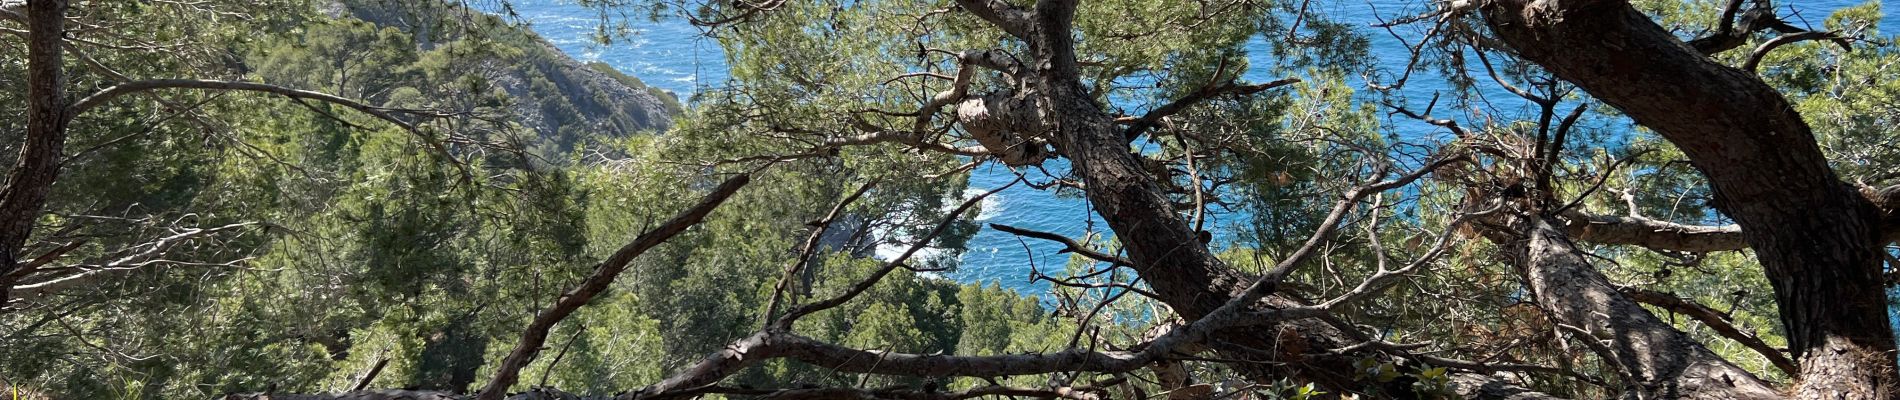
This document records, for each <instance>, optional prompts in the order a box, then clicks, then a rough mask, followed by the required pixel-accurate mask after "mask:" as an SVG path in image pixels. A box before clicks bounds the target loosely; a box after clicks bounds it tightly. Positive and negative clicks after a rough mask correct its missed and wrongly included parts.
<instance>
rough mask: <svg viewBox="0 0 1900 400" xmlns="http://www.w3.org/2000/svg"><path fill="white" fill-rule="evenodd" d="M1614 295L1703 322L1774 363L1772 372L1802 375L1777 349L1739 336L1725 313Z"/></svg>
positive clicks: (1630, 290) (1633, 293) (1648, 295)
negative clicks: (1776, 369)
mask: <svg viewBox="0 0 1900 400" xmlns="http://www.w3.org/2000/svg"><path fill="white" fill-rule="evenodd" d="M1616 291H1617V292H1618V293H1622V294H1623V295H1624V296H1629V298H1630V300H1636V301H1637V302H1641V303H1643V304H1649V305H1652V306H1656V307H1661V308H1662V309H1665V310H1669V311H1671V312H1674V313H1677V314H1683V315H1688V316H1689V317H1690V318H1695V319H1696V320H1697V321H1702V325H1705V326H1708V327H1709V329H1714V330H1715V332H1716V333H1719V334H1721V335H1722V337H1726V338H1729V339H1732V340H1734V341H1736V342H1737V343H1741V344H1742V346H1746V347H1748V348H1749V349H1751V350H1755V352H1756V353H1760V354H1761V355H1762V357H1766V358H1768V362H1770V363H1773V364H1774V365H1775V368H1779V369H1781V372H1783V373H1787V374H1788V376H1799V375H1800V374H1801V367H1799V366H1796V365H1795V363H1794V360H1791V359H1788V355H1787V354H1783V353H1782V351H1781V350H1780V349H1776V348H1774V346H1769V345H1768V343H1766V342H1763V341H1762V340H1761V337H1760V336H1756V335H1755V334H1754V333H1749V332H1742V330H1740V329H1736V328H1735V325H1734V324H1732V323H1731V322H1732V320H1731V319H1730V317H1729V315H1728V314H1727V313H1722V312H1718V311H1715V309H1713V308H1709V307H1708V306H1704V305H1702V304H1698V303H1696V302H1693V301H1689V300H1686V299H1683V298H1681V297H1676V296H1675V295H1672V294H1668V293H1663V292H1658V291H1654V290H1649V289H1643V288H1638V287H1634V286H1624V287H1620V288H1617V289H1616Z"/></svg>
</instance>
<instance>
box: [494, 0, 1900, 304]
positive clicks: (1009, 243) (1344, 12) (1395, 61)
mask: <svg viewBox="0 0 1900 400" xmlns="http://www.w3.org/2000/svg"><path fill="white" fill-rule="evenodd" d="M508 1H509V2H510V4H511V5H512V7H513V9H514V11H515V12H516V13H517V14H518V15H519V16H520V18H521V20H522V21H523V22H526V23H528V24H529V26H530V27H531V28H532V29H533V30H534V31H535V32H537V33H539V34H541V36H543V37H546V38H547V39H548V40H549V41H551V42H553V43H554V44H555V45H556V46H557V47H559V48H561V50H563V51H565V52H567V53H569V54H571V55H573V56H574V57H575V58H578V59H581V60H582V61H601V62H605V63H607V64H609V65H612V66H614V67H615V68H618V69H620V70H621V71H623V72H626V73H628V74H630V75H633V76H636V77H639V78H640V79H641V80H644V81H646V82H647V83H648V84H649V85H652V86H655V87H659V88H662V89H666V90H670V91H673V92H675V93H678V94H680V95H681V97H682V98H686V97H689V96H690V94H691V93H694V92H697V91H700V90H704V89H706V88H717V87H722V86H725V85H726V84H727V71H728V69H727V65H726V58H725V55H724V53H723V52H722V51H721V50H720V47H719V45H718V43H717V42H715V41H713V40H711V39H707V38H705V37H703V36H701V31H700V29H699V28H697V27H694V26H692V25H690V24H687V23H686V22H684V21H682V20H678V19H671V20H662V21H658V22H650V21H647V20H645V19H643V18H639V17H635V18H622V20H626V21H628V22H631V23H632V24H631V26H630V28H631V29H632V31H633V34H632V35H629V36H626V37H621V38H616V39H614V40H613V41H612V42H611V43H607V44H602V43H600V42H599V41H597V40H595V37H597V34H598V32H599V31H598V30H597V29H598V27H599V26H600V23H601V21H602V20H603V15H601V14H600V12H599V11H598V10H594V9H590V8H587V7H583V6H579V5H575V4H574V2H573V1H572V0H565V1H563V0H508ZM1783 3H1784V4H1793V3H1796V2H1783ZM1798 3H1799V5H1798V6H1797V8H1798V9H1799V10H1800V13H1799V14H1798V17H1799V18H1800V19H1802V20H1805V21H1808V22H1811V23H1812V24H1813V25H1815V26H1819V25H1820V23H1821V21H1822V20H1823V19H1825V18H1826V15H1827V13H1829V12H1831V11H1832V10H1834V9H1837V8H1840V7H1845V6H1851V5H1855V4H1860V3H1861V2H1859V1H1851V0H1814V1H1802V2H1798ZM1425 4H1429V2H1425V1H1419V0H1357V1H1355V0H1314V1H1312V2H1311V3H1310V5H1309V7H1310V10H1311V11H1312V12H1314V13H1317V14H1320V15H1326V16H1329V17H1330V18H1334V19H1336V20H1342V21H1343V22H1347V23H1349V24H1351V25H1354V26H1358V27H1359V28H1358V29H1360V31H1361V32H1362V33H1364V34H1366V35H1367V37H1368V38H1369V39H1370V40H1371V50H1372V54H1371V55H1372V57H1374V58H1375V59H1377V60H1378V62H1377V63H1378V64H1379V65H1382V66H1386V68H1393V69H1397V68H1402V67H1403V66H1404V65H1405V61H1406V60H1405V58H1406V57H1407V54H1409V52H1408V51H1407V50H1406V44H1404V43H1403V42H1401V41H1400V39H1398V38H1395V37H1394V36H1393V35H1392V34H1389V33H1387V32H1385V31H1384V30H1382V29H1377V28H1373V27H1371V25H1372V24H1373V23H1375V22H1378V21H1380V20H1392V19H1397V18H1402V17H1407V16H1413V15H1418V14H1419V13H1420V12H1422V11H1424V10H1425V9H1424V8H1423V7H1424V5H1425ZM1784 10H1785V9H1784ZM1783 14H1784V15H1786V14H1788V13H1786V12H1783ZM1885 14H1886V17H1887V18H1885V20H1884V21H1883V22H1882V27H1881V28H1882V31H1883V32H1890V33H1891V32H1897V30H1896V29H1895V28H1896V26H1897V24H1900V21H1896V20H1900V18H1895V16H1894V12H1893V10H1892V9H1888V10H1886V12H1885ZM1795 22H1796V23H1797V24H1799V22H1800V21H1795ZM1401 34H1402V35H1403V36H1404V37H1405V38H1406V39H1415V38H1416V37H1417V36H1418V33H1417V32H1401ZM1267 45H1268V44H1267V42H1266V41H1265V39H1264V38H1261V39H1256V40H1254V41H1253V43H1252V44H1251V45H1250V46H1249V47H1250V49H1249V50H1251V51H1250V53H1254V54H1266V53H1267V50H1266V49H1267ZM1254 64H1255V65H1268V64H1270V62H1266V61H1262V62H1256V63H1254ZM1243 77H1245V78H1247V79H1249V80H1253V81H1257V82H1258V81H1266V80H1271V79H1274V78H1277V77H1273V76H1269V75H1268V71H1266V70H1264V69H1256V70H1251V71H1248V72H1247V73H1246V74H1244V75H1243ZM1442 89H1446V86H1445V85H1444V83H1443V81H1442V80H1441V79H1439V78H1438V77H1435V76H1432V75H1431V74H1421V73H1415V74H1414V76H1413V77H1412V79H1411V81H1410V82H1409V83H1408V84H1407V87H1406V90H1407V92H1408V93H1431V92H1433V91H1439V90H1442ZM1424 96H1425V97H1429V94H1427V95H1424ZM1486 97H1491V98H1510V97H1509V96H1508V95H1505V94H1502V93H1490V94H1487V95H1486ZM1416 102H1418V104H1414V106H1415V107H1422V106H1423V104H1422V103H1423V100H1416ZM1522 103H1523V102H1521V101H1515V100H1507V101H1500V102H1497V103H1492V107H1494V108H1493V109H1491V110H1487V111H1489V112H1492V113H1496V114H1505V115H1510V114H1512V113H1525V112H1528V111H1529V108H1528V107H1529V106H1528V105H1518V104H1522ZM1388 122H1389V123H1388V124H1387V126H1389V127H1390V128H1389V129H1393V130H1394V132H1392V133H1393V134H1396V135H1399V136H1403V137H1407V138H1426V139H1429V137H1430V136H1432V135H1442V132H1434V131H1433V130H1432V129H1431V127H1429V126H1422V125H1424V124H1421V123H1418V122H1417V121H1410V120H1406V121H1388ZM1049 167H1050V168H1049V169H1050V170H1051V171H1061V170H1064V169H1066V168H1067V165H1066V164H1060V163H1059V162H1058V163H1057V164H1051V165H1050V166H1049ZM1033 177H1036V176H1033V175H1032V178H1033ZM1014 179H1016V175H1015V174H1014V173H1013V172H1011V171H1010V170H1009V169H1007V168H1005V167H1002V166H999V165H993V164H992V165H986V166H984V167H981V168H979V169H977V170H976V171H975V174H974V176H973V177H972V178H971V181H970V186H971V187H970V190H971V193H972V194H974V193H980V192H982V191H987V190H989V189H992V188H995V187H998V186H1001V185H1004V184H1007V183H1008V182H1010V181H1012V180H1014ZM1043 180H1045V181H1046V180H1047V179H1046V178H1045V179H1043ZM1240 217H1242V216H1240V215H1231V214H1226V213H1216V214H1215V215H1212V218H1210V220H1209V226H1210V227H1213V228H1212V229H1214V230H1215V232H1216V233H1217V234H1216V238H1217V240H1216V242H1217V243H1216V244H1217V245H1227V244H1230V243H1231V241H1232V240H1233V235H1231V234H1230V233H1229V232H1231V231H1229V230H1224V229H1218V227H1220V226H1221V224H1222V222H1223V221H1235V220H1237V219H1239V218H1240ZM977 220H978V221H979V222H981V223H984V224H989V223H999V224H1007V225H1012V226H1017V227H1022V228H1027V229H1035V230H1041V231H1048V232H1055V233H1059V234H1063V235H1067V236H1070V237H1074V238H1084V237H1088V236H1089V235H1091V234H1093V235H1097V237H1101V236H1104V235H1107V231H1108V228H1107V226H1106V225H1105V224H1104V223H1103V222H1102V221H1101V219H1100V218H1099V217H1097V216H1096V215H1095V214H1094V213H1093V212H1092V211H1091V210H1090V209H1089V207H1088V203H1087V201H1085V200H1083V199H1081V198H1077V197H1073V196H1066V197H1065V196H1058V195H1057V194H1055V193H1054V192H1050V191H1042V190H1036V189H1033V188H1029V187H1026V186H1021V185H1018V186H1016V187H1012V188H1010V189H1008V190H1005V191H1003V192H1000V193H998V194H996V195H993V196H991V197H990V198H988V199H986V200H985V201H984V203H983V204H982V211H981V213H980V215H979V216H978V217H977ZM1060 249H1061V246H1060V245H1056V244H1053V243H1050V242H1046V241H1039V240H1034V239H1023V240H1019V239H1018V238H1017V237H1015V236H1014V235H1010V234H1007V233H1003V232H1000V231H996V230H993V229H988V228H987V225H986V226H985V228H984V229H983V230H982V231H980V232H979V233H978V234H977V235H976V236H975V237H974V238H972V239H971V241H970V242H969V247H968V250H967V251H966V252H965V253H964V255H963V256H962V258H961V266H960V267H959V268H958V269H957V270H956V271H954V272H949V273H946V275H947V276H949V277H951V278H954V279H957V280H960V281H965V282H985V283H988V282H997V283H1000V284H1002V285H1003V286H1004V287H1008V288H1012V289H1017V290H1019V291H1024V292H1029V293H1040V292H1042V291H1043V290H1046V288H1047V286H1046V285H1047V283H1039V284H1032V283H1031V282H1030V280H1029V276H1030V275H1029V271H1030V268H1032V266H1033V267H1035V268H1040V269H1042V270H1043V271H1050V270H1051V269H1053V270H1054V271H1061V270H1062V268H1063V265H1064V264H1065V263H1066V262H1067V260H1068V255H1067V254H1058V253H1056V251H1057V250H1060Z"/></svg>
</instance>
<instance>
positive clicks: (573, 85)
mask: <svg viewBox="0 0 1900 400" xmlns="http://www.w3.org/2000/svg"><path fill="white" fill-rule="evenodd" d="M324 11H325V14H329V15H332V16H337V17H351V18H356V19H361V20H363V21H367V22H369V23H372V24H375V25H378V26H382V27H391V28H395V29H398V30H401V31H403V32H406V33H408V34H410V35H412V36H413V37H414V39H415V41H416V45H417V46H418V48H420V49H423V50H429V49H433V48H435V47H437V46H438V45H441V44H444V43H451V42H454V41H456V40H460V39H464V38H469V37H471V36H477V35H479V36H481V38H480V39H482V40H489V41H494V42H498V43H503V44H506V45H510V46H512V48H513V49H515V50H518V51H514V52H507V53H505V54H495V55H492V56H487V57H486V58H485V59H483V60H482V61H481V62H478V63H476V64H477V65H479V66H480V69H481V70H483V71H484V73H483V75H485V78H486V79H487V82H488V84H489V85H491V86H492V87H493V88H495V89H499V90H500V91H502V92H505V93H507V95H508V97H509V98H510V100H512V102H511V105H510V106H509V109H510V110H511V111H512V114H513V115H512V117H513V118H511V120H512V121H513V122H516V123H519V124H521V125H522V126H523V127H526V128H528V129H532V130H534V131H535V132H537V133H538V134H539V136H540V137H541V139H543V143H541V144H538V147H542V149H541V150H543V152H544V153H545V152H546V151H548V150H552V151H557V152H564V151H567V150H571V149H573V148H574V147H575V146H576V145H577V144H579V143H581V142H583V141H585V140H587V139H590V138H598V137H603V136H605V137H621V136H626V135H632V134H637V133H657V132H663V131H665V130H666V129H667V128H668V127H670V126H671V125H672V118H673V117H674V116H676V115H678V114H679V113H680V112H681V108H680V107H681V106H680V103H679V99H678V97H677V96H676V95H674V94H673V93H671V92H667V91H664V90H660V89H657V88H653V87H649V86H646V85H645V84H644V83H642V82H640V80H639V79H637V78H634V77H632V76H628V75H626V74H623V73H621V72H619V71H617V70H614V69H613V68H612V67H610V66H607V65H605V64H600V63H583V62H580V61H579V60H575V59H574V58H573V57H570V56H568V55H567V54H566V53H563V52H561V50H560V49H559V48H556V47H555V46H554V45H553V44H552V43H549V42H548V41H547V40H546V39H543V38H541V37H540V36H538V35H536V34H535V33H534V32H532V31H530V30H528V29H527V28H525V27H522V26H518V25H514V24H511V23H508V21H505V20H503V19H502V18H500V17H497V16H494V15H489V14H485V13H481V12H478V11H473V10H469V9H467V8H464V7H461V6H457V5H453V4H449V3H445V2H440V1H397V0H341V1H338V2H335V3H331V4H330V5H328V6H326V7H324ZM549 146H551V148H550V147H549Z"/></svg>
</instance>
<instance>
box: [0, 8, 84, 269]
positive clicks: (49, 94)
mask: <svg viewBox="0 0 1900 400" xmlns="http://www.w3.org/2000/svg"><path fill="white" fill-rule="evenodd" d="M66 6H67V4H66V0H33V1H30V2H27V5H26V18H27V20H26V28H27V33H26V36H27V43H26V69H27V76H26V80H27V86H26V102H27V110H26V143H25V144H24V145H22V146H20V157H19V161H18V162H17V163H15V164H14V165H13V171H12V173H10V174H8V175H7V186H6V188H5V189H0V277H3V276H10V275H11V273H12V272H13V269H14V268H17V267H19V265H20V259H21V258H23V257H25V255H23V254H20V251H21V249H22V247H25V246H26V241H27V238H29V237H31V236H33V222H34V221H37V220H39V217H40V210H41V209H43V208H45V206H46V194H47V192H49V191H50V190H51V189H52V187H53V181H54V180H55V179H58V178H59V169H60V158H61V157H62V153H64V147H65V145H66V124H67V123H68V122H69V121H70V119H69V118H68V116H69V114H68V113H67V111H66V104H67V102H68V101H69V100H70V99H68V98H67V97H66V78H65V73H64V68H63V66H62V65H61V64H62V62H63V61H64V59H65V58H64V57H63V56H62V54H61V53H62V51H63V50H64V48H63V47H62V45H63V44H64V43H65V36H66ZM12 283H13V282H11V281H9V280H0V306H4V305H6V303H7V288H8V287H11V286H12Z"/></svg>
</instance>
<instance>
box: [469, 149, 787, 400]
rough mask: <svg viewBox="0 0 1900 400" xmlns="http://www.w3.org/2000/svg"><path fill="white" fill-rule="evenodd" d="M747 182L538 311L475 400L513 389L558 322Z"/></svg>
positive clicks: (679, 218) (610, 260) (626, 250)
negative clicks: (635, 259) (636, 259)
mask: <svg viewBox="0 0 1900 400" xmlns="http://www.w3.org/2000/svg"><path fill="white" fill-rule="evenodd" d="M749 182H751V176H749V175H746V174H740V175H738V176H734V177H732V178H728V179H726V181H725V182H724V183H721V184H719V187H717V188H714V189H713V191H712V193H710V194H707V195H706V197H705V198H702V199H701V200H700V201H699V203H698V204H695V205H693V206H692V207H691V208H688V209H686V210H685V211H681V212H680V213H679V214H678V215H674V216H673V218H672V219H669V220H667V221H666V222H665V223H662V224H660V226H659V227H657V228H654V229H653V230H649V231H647V232H646V233H642V234H640V236H638V237H635V238H634V239H633V241H632V242H630V243H627V245H626V246H622V247H621V248H620V250H618V251H615V252H614V254H613V255H612V256H609V257H607V260H605V261H601V262H600V264H599V265H596V266H595V267H594V273H593V274H592V275H589V276H588V277H587V278H586V279H584V280H582V281H581V283H580V285H578V286H575V287H574V288H573V289H570V290H568V291H567V293H564V294H562V295H561V298H560V299H559V300H556V301H555V303H554V305H553V306H551V307H549V308H548V309H546V310H541V312H540V313H537V314H536V315H535V316H534V321H533V322H530V323H529V324H528V327H527V328H526V329H524V330H523V331H522V333H521V340H520V342H518V343H516V344H515V348H514V350H511V351H509V352H508V356H507V357H505V358H503V359H502V360H501V364H499V365H497V366H496V368H495V375H494V377H493V378H490V380H489V382H488V385H487V386H485V387H483V388H482V391H481V393H480V394H477V395H476V397H475V398H476V399H478V400H499V399H501V398H502V396H503V395H504V394H506V392H507V390H508V388H509V387H510V386H514V384H515V381H516V380H517V379H519V377H520V376H519V374H520V372H521V368H522V367H524V366H527V365H528V362H529V361H530V360H532V359H533V358H534V356H535V354H536V353H539V352H540V351H541V345H542V344H543V343H545V342H546V341H547V338H548V330H550V329H553V328H554V325H555V324H558V323H560V322H561V320H563V319H567V317H568V316H569V315H572V314H573V313H574V311H575V310H578V309H580V307H581V306H582V305H586V304H587V302H588V301H589V300H593V298H594V296H596V295H599V294H600V292H602V291H606V290H607V286H608V285H611V284H613V282H614V278H616V277H619V276H620V272H621V271H625V270H626V269H627V264H629V263H631V262H633V259H634V257H639V256H640V254H642V253H646V251H647V250H648V249H652V248H653V247H654V246H659V245H660V243H664V242H666V241H667V240H668V239H672V238H673V236H675V235H678V234H680V232H685V231H686V228H689V227H692V226H693V225H696V224H699V221H701V220H704V219H705V218H706V215H707V214H711V213H712V211H713V209H715V208H718V207H719V205H720V204H722V203H724V202H725V201H726V199H727V198H730V197H732V195H733V194H734V193H737V192H738V191H739V189H740V188H742V187H745V185H746V183H749Z"/></svg>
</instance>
